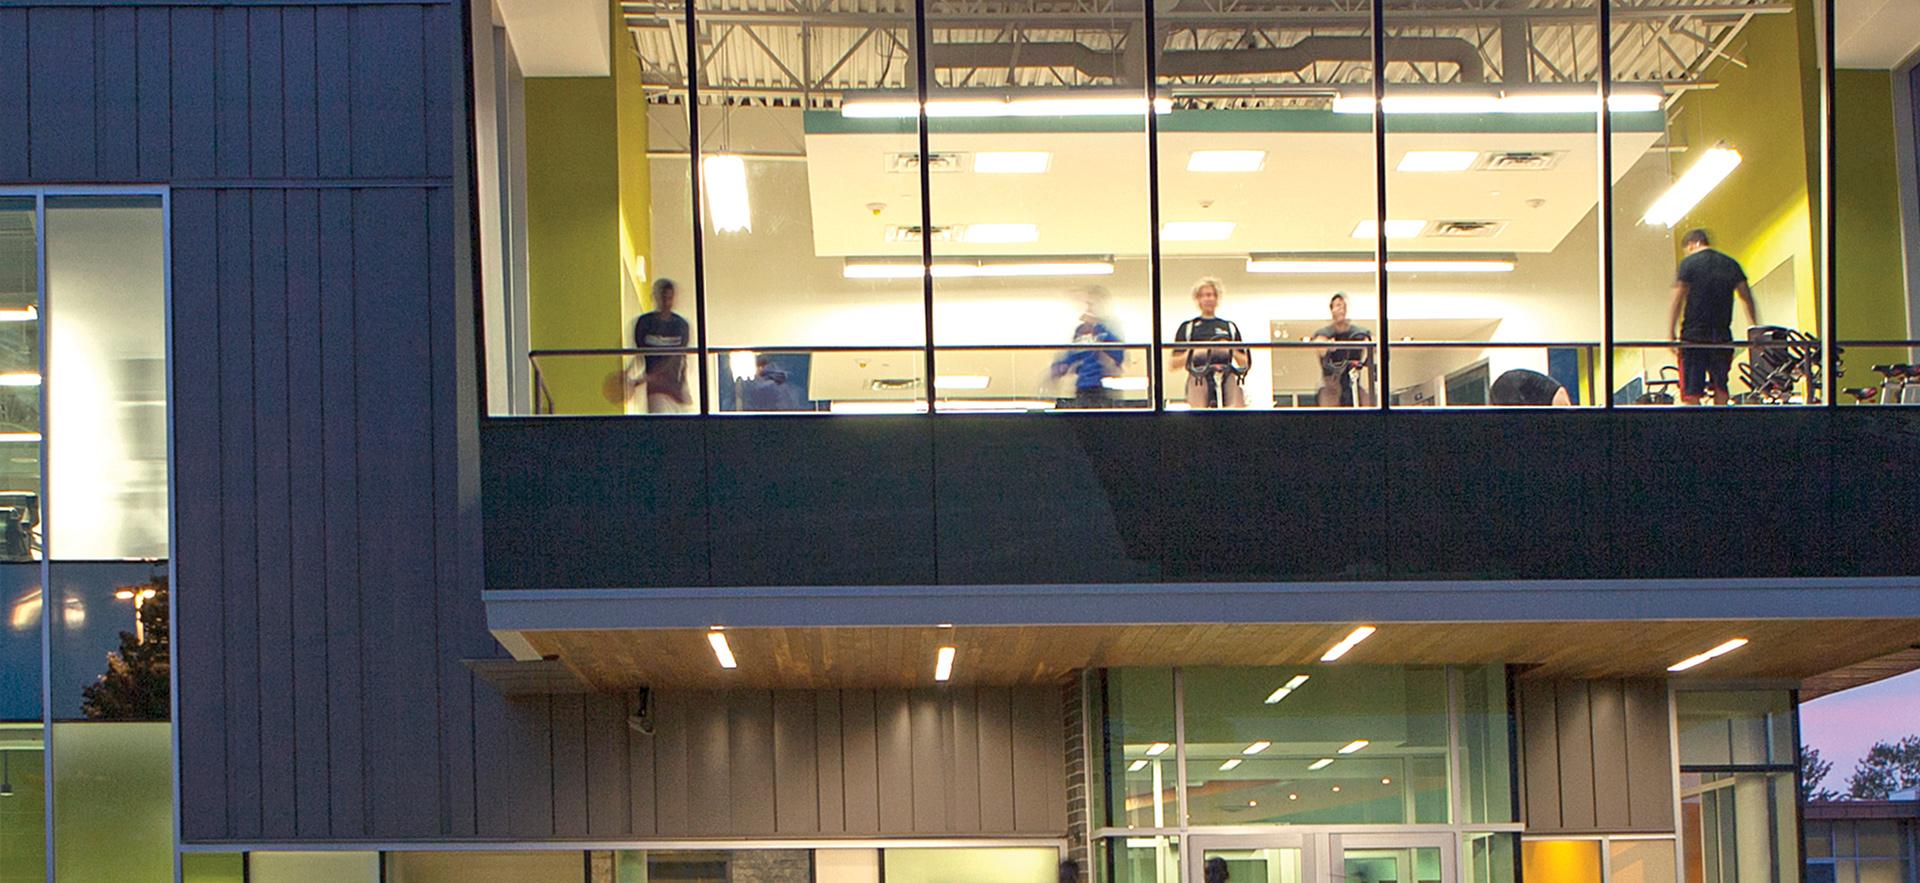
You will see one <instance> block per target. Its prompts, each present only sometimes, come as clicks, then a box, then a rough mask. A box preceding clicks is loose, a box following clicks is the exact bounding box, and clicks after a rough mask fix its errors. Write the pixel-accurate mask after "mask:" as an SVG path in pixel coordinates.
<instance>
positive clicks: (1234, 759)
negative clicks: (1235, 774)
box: [1220, 757, 1240, 773]
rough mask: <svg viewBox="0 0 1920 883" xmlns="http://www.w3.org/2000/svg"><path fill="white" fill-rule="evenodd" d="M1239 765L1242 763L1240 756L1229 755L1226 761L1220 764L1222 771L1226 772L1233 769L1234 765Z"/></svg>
mask: <svg viewBox="0 0 1920 883" xmlns="http://www.w3.org/2000/svg"><path fill="white" fill-rule="evenodd" d="M1239 765H1240V758H1237V757H1229V758H1227V762H1226V763H1223V764H1221V765H1220V771H1221V772H1223V773H1224V772H1226V771H1227V770H1230V769H1233V768H1234V767H1237V766H1239Z"/></svg>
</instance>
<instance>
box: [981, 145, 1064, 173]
mask: <svg viewBox="0 0 1920 883" xmlns="http://www.w3.org/2000/svg"><path fill="white" fill-rule="evenodd" d="M1052 164H1053V154H1051V153H1048V152H1046V151H1044V150H983V151H981V152H979V153H976V154H974V155H973V170H974V171H975V172H976V173H979V174H982V175H1038V174H1041V173H1043V172H1045V171H1046V170H1047V168H1048V167H1049V166H1051V165H1052Z"/></svg>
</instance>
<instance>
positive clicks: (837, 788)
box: [813, 690, 847, 834]
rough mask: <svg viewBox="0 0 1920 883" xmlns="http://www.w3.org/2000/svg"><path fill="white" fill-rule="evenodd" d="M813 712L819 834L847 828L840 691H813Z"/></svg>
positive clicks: (842, 831)
mask: <svg viewBox="0 0 1920 883" xmlns="http://www.w3.org/2000/svg"><path fill="white" fill-rule="evenodd" d="M813 713H814V718H813V724H814V728H813V740H814V746H815V747H816V748H817V749H818V750H819V770H820V790H819V792H818V793H819V801H820V833H822V834H840V833H844V832H845V831H846V830H847V792H846V765H845V760H844V757H845V755H844V751H845V749H846V744H845V742H844V741H842V737H841V730H840V727H841V719H840V693H839V691H837V690H821V691H820V692H819V693H817V694H815V696H814V703H813Z"/></svg>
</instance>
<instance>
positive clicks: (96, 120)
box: [87, 9, 171, 588]
mask: <svg viewBox="0 0 1920 883" xmlns="http://www.w3.org/2000/svg"><path fill="white" fill-rule="evenodd" d="M91 12H92V16H91V18H92V19H93V39H92V40H91V41H90V42H89V43H88V45H87V51H88V54H89V55H91V56H92V58H91V59H90V60H89V62H88V67H89V68H91V69H92V70H93V177H95V178H101V179H104V178H105V177H106V175H105V174H104V173H103V172H102V171H101V168H100V144H101V142H102V141H104V140H106V139H105V138H104V137H103V135H104V133H103V132H102V131H101V129H102V128H103V127H102V126H101V125H100V117H101V115H102V114H104V113H106V102H104V101H102V100H101V96H100V80H101V79H102V76H101V73H100V41H101V40H102V39H104V37H103V32H104V31H105V27H104V22H105V20H106V10H103V9H94V10H91ZM169 588H171V587H169Z"/></svg>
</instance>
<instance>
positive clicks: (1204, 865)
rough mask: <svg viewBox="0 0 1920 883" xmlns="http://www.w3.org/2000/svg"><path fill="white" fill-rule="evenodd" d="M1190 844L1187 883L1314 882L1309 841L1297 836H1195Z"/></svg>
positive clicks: (1310, 843)
mask: <svg viewBox="0 0 1920 883" xmlns="http://www.w3.org/2000/svg"><path fill="white" fill-rule="evenodd" d="M1190 841H1191V843H1192V848H1190V849H1188V850H1187V851H1186V856H1187V860H1188V862H1189V864H1188V867H1187V879H1188V880H1189V881H1191V883H1221V881H1222V880H1224V881H1226V883H1317V881H1315V880H1313V879H1312V877H1311V874H1312V869H1313V867H1314V863H1313V846H1312V842H1311V840H1309V839H1308V838H1306V837H1303V836H1301V835H1298V834H1247V835H1241V834H1231V835H1228V834H1221V835H1195V836H1193V837H1192V838H1190ZM1223 873H1224V874H1225V876H1224V877H1220V876H1218V875H1220V874H1223ZM1210 875H1212V876H1210Z"/></svg>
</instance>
